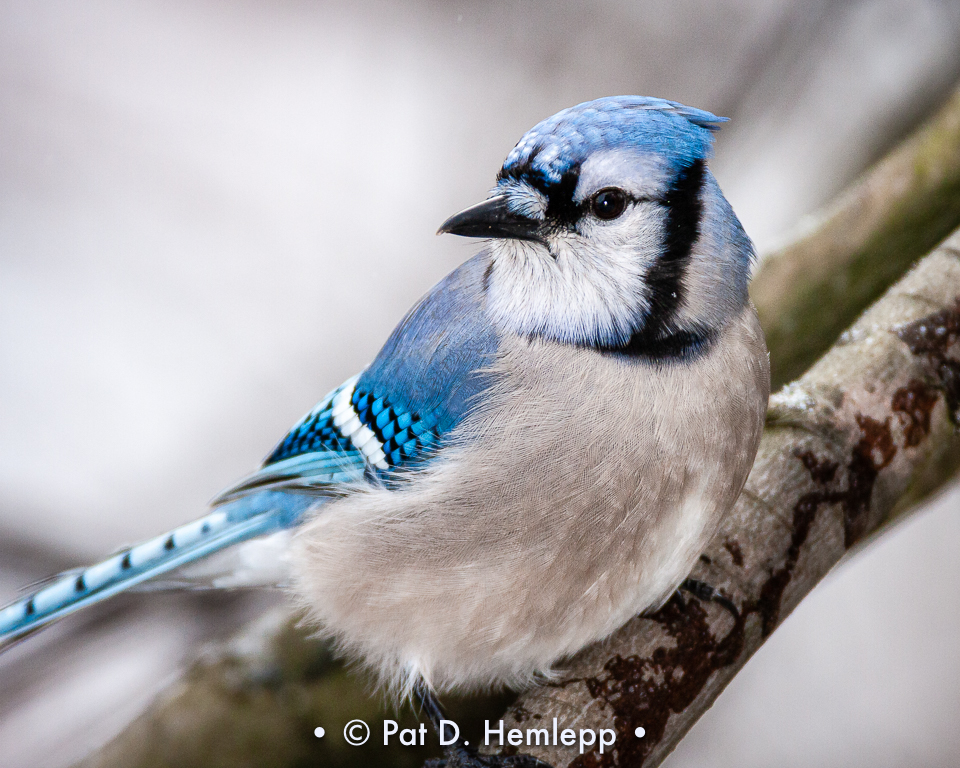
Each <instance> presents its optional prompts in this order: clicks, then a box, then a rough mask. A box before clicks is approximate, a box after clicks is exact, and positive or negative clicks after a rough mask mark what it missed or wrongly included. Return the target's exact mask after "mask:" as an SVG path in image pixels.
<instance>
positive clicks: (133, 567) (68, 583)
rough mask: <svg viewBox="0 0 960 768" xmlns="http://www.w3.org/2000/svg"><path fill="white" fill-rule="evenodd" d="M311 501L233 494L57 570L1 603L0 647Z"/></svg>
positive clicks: (261, 529) (292, 518)
mask: <svg viewBox="0 0 960 768" xmlns="http://www.w3.org/2000/svg"><path fill="white" fill-rule="evenodd" d="M315 501H316V499H315V498H311V497H309V496H298V495H296V494H290V493H282V492H277V491H264V492H261V493H258V494H255V495H252V496H248V497H245V498H240V499H236V500H234V501H231V502H228V503H226V504H223V505H222V506H220V507H217V508H216V509H215V510H214V511H212V512H211V513H210V514H208V515H206V516H205V517H202V518H200V519H199V520H195V521H194V522H192V523H187V524H186V525H183V526H181V527H179V528H175V529H174V530H173V531H170V532H169V533H166V534H164V535H163V536H158V537H157V538H155V539H150V540H149V541H145V542H143V543H142V544H137V545H136V546H133V547H130V548H129V549H126V550H124V551H122V552H119V553H117V554H116V555H113V556H112V557H110V558H108V559H107V560H104V561H102V562H100V563H97V564H96V565H92V566H90V567H89V568H86V569H84V570H73V571H68V572H66V573H63V574H61V575H59V576H56V577H54V578H53V579H52V580H51V581H50V582H49V583H47V584H45V585H44V586H43V587H41V588H39V589H37V590H36V591H35V592H33V593H32V594H29V595H26V596H24V597H22V598H20V599H19V600H17V601H16V602H13V603H11V604H10V605H8V606H6V607H4V608H0V651H3V650H5V649H6V648H8V647H10V646H11V645H13V644H14V643H16V642H17V640H19V639H21V638H23V637H26V636H27V635H29V634H31V633H33V632H35V631H37V630H39V629H41V628H42V627H44V626H46V625H48V624H50V623H51V622H54V621H56V620H57V619H60V618H63V617H64V616H67V615H69V614H71V613H73V612H74V611H78V610H80V609H81V608H85V607H86V606H88V605H93V604H94V603H98V602H100V601H101V600H106V599H107V598H108V597H112V596H113V595H116V594H118V593H119V592H123V591H125V590H127V589H130V588H131V587H134V586H136V585H137V584H141V583H142V582H144V581H147V580H148V579H152V578H154V577H156V576H159V575H161V574H164V573H167V572H169V571H171V570H173V569H174V568H179V567H180V566H182V565H186V564H187V563H191V562H194V561H196V560H199V559H201V558H204V557H206V556H207V555H210V554H212V553H214V552H217V551H219V550H222V549H224V548H226V547H229V546H232V545H234V544H238V543H240V542H242V541H246V540H248V539H252V538H254V537H256V536H262V535H264V534H268V533H273V532H275V531H279V530H282V529H284V528H290V527H292V526H294V525H296V524H297V523H299V522H300V520H301V519H302V517H303V514H304V512H306V510H307V508H308V507H309V506H310V505H311V504H312V503H314V502H315Z"/></svg>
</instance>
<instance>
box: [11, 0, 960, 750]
mask: <svg viewBox="0 0 960 768" xmlns="http://www.w3.org/2000/svg"><path fill="white" fill-rule="evenodd" d="M958 40H960V2H956V1H953V2H947V1H946V0H944V1H942V2H938V1H937V0H863V1H861V2H856V1H854V0H832V1H831V0H721V1H718V0H696V1H690V2H685V3H676V2H673V0H652V1H651V0H646V1H645V2H629V1H628V0H608V1H607V2H586V3H559V2H548V1H546V0H537V1H535V2H518V1H517V0H512V1H505V0H501V1H494V2H488V3H480V2H440V1H439V0H434V1H433V2H430V1H429V0H422V1H417V0H404V1H403V2H393V3H386V2H373V1H371V0H360V1H359V2H352V3H336V2H281V1H277V0H273V1H272V2H265V1H262V2H255V1H254V0H247V1H239V0H238V1H236V2H229V3H228V2H214V1H212V0H191V1H190V2H187V1H186V0H169V1H168V2H162V1H157V0H150V1H145V2H140V3H136V4H133V3H127V2H121V1H120V0H87V2H83V3H77V2H49V1H47V0H26V1H24V2H9V1H3V2H0V602H6V601H7V600H8V599H11V598H13V597H14V596H15V595H16V593H17V590H18V589H19V588H20V587H22V586H24V585H25V584H28V583H30V582H32V581H35V580H36V579H39V578H42V577H44V576H47V575H49V574H50V573H52V572H54V571H57V570H59V569H62V568H65V567H70V566H73V565H78V564H83V563H87V562H89V561H92V560H94V559H96V558H97V557H99V556H101V555H103V554H104V553H106V552H109V551H112V550H114V549H116V548H118V547H119V546H120V545H122V544H124V543H130V542H134V541H137V540H139V539H141V538H144V537H147V536H150V535H153V534H156V533H158V532H160V531H162V530H165V529H167V528H169V527H172V526H174V525H177V524H179V523H182V522H185V521H187V520H189V519H191V518H193V517H195V516H197V515H198V514H199V513H201V512H202V510H203V509H204V505H205V503H206V502H207V500H208V499H210V498H211V497H212V496H213V495H214V494H216V493H217V491H219V490H220V489H221V488H223V487H224V486H226V485H227V484H229V483H230V482H231V481H233V480H235V479H236V478H238V477H239V476H241V475H243V474H244V473H245V472H246V471H248V470H249V469H251V468H252V467H253V466H254V465H256V464H257V463H258V462H259V461H260V459H261V458H262V457H263V456H264V455H265V454H266V453H267V452H268V450H269V449H270V448H271V446H272V445H273V444H274V443H275V441H276V440H277V439H278V438H280V437H281V436H282V435H283V434H284V433H285V431H286V430H287V428H288V427H289V426H290V425H291V424H293V423H294V422H295V421H296V420H297V419H298V418H299V416H300V415H302V414H303V413H304V412H306V411H307V410H309V408H310V407H312V405H313V403H314V401H315V400H316V399H317V398H318V397H319V396H320V395H322V394H323V393H324V392H326V391H328V390H329V389H331V388H332V387H333V386H335V385H337V384H338V383H339V382H340V381H342V380H343V379H345V378H346V377H348V376H350V375H352V374H353V373H354V372H355V371H357V370H358V369H359V368H361V367H362V366H363V365H365V364H366V363H367V362H368V361H369V360H371V359H372V358H373V356H374V355H375V353H376V352H377V350H378V348H379V346H380V344H381V343H382V342H383V340H384V339H385V338H386V336H387V334H388V333H389V331H390V330H391V329H392V327H393V326H394V324H395V323H396V322H397V321H398V320H399V319H400V317H401V316H402V315H403V313H404V312H405V311H406V309H407V308H408V307H409V306H410V305H411V304H412V303H413V302H414V301H415V300H416V299H417V298H418V297H419V296H420V295H421V294H422V293H423V292H424V291H425V290H426V289H427V288H429V287H430V286H431V285H432V284H433V283H434V282H435V281H436V280H438V279H439V278H440V277H442V276H443V275H444V274H445V273H447V272H449V271H450V270H451V269H453V268H454V267H455V266H456V265H457V264H458V263H460V262H461V261H462V260H464V259H466V258H467V257H468V256H469V255H470V254H471V252H472V251H473V249H474V248H475V244H474V243H469V242H464V241H458V240H457V239H456V238H438V237H435V236H434V231H435V230H436V227H437V226H438V224H439V223H440V222H441V221H443V219H444V218H445V217H446V216H448V215H449V214H451V213H453V212H455V211H457V210H459V209H460V208H462V207H464V206H466V205H469V204H471V203H473V202H476V201H477V200H479V199H480V198H481V197H482V196H483V195H484V194H485V192H486V190H487V189H488V188H489V187H490V186H491V185H492V183H493V181H494V176H495V174H496V171H497V170H498V168H499V166H500V163H501V162H502V160H503V157H504V156H505V154H506V153H507V152H508V151H509V149H510V148H511V147H512V146H513V144H514V143H515V142H516V141H517V139H519V137H520V136H521V135H522V134H523V132H524V131H525V130H526V129H527V128H529V127H531V126H532V125H533V124H534V123H536V122H537V121H539V120H540V119H542V118H544V117H546V116H548V115H550V114H552V113H553V112H555V111H557V110H559V109H561V108H563V107H566V106H570V105H572V104H575V103H578V102H580V101H584V100H587V99H592V98H596V97H598V96H601V95H611V94H618V93H639V94H645V95H653V96H661V97H665V98H669V99H674V100H678V101H682V102H685V103H688V104H692V105H695V106H698V107H703V108H706V109H709V110H712V111H714V112H716V113H717V114H723V115H727V116H729V117H731V118H732V121H731V122H730V123H729V124H727V125H726V126H725V127H724V128H723V130H722V131H721V133H720V135H719V136H718V142H717V152H716V158H715V160H714V162H713V164H712V167H713V169H714V173H715V174H716V176H717V177H718V178H719V181H720V184H721V186H722V187H723V188H724V190H725V191H726V193H727V196H728V197H729V198H730V200H731V202H732V203H733V206H734V208H735V209H736V211H737V212H738V214H739V215H740V218H741V219H742V221H743V223H744V225H745V227H746V229H747V231H748V232H749V233H750V234H751V235H752V237H753V238H754V240H755V241H756V243H757V245H758V248H759V249H760V251H761V252H763V251H765V250H769V249H770V248H771V247H773V246H774V245H775V244H776V243H777V242H779V241H780V240H781V239H782V238H784V237H786V236H787V235H788V234H789V232H790V231H791V229H793V228H795V227H796V226H798V224H800V223H801V222H802V217H803V216H805V215H807V214H809V213H811V212H813V211H815V210H816V209H817V208H818V207H819V206H821V205H823V204H825V203H827V202H828V201H829V200H830V198H831V196H832V195H834V194H835V193H836V192H837V191H839V190H840V189H841V188H843V186H844V185H846V184H848V183H849V182H850V181H851V180H852V179H853V178H855V176H856V175H857V174H858V173H859V172H860V171H861V170H862V169H863V168H864V167H865V166H866V165H867V164H869V163H870V162H871V161H872V160H874V159H876V158H877V157H879V156H880V155H882V153H883V152H884V151H885V150H886V149H888V148H889V147H890V146H891V145H893V144H894V143H896V141H897V140H898V139H899V138H901V137H902V136H903V135H904V134H905V133H906V132H908V131H909V130H910V129H911V128H912V127H914V126H915V125H916V123H917V122H918V121H919V120H921V119H922V118H923V117H925V116H926V115H928V114H929V112H930V111H931V110H933V109H934V108H936V106H937V105H938V104H939V103H940V102H942V101H943V99H944V98H945V97H946V96H947V95H948V93H949V92H950V91H951V90H952V89H953V87H954V86H955V84H956V82H957V80H958V78H960V46H958V45H957V41H958ZM958 507H960V490H958V489H957V488H956V487H954V489H953V490H952V491H948V492H947V493H945V494H943V495H942V496H941V497H940V498H938V499H937V500H935V501H934V502H932V503H931V504H930V505H929V507H928V509H927V510H926V511H925V512H923V513H922V514H920V515H917V516H915V517H913V518H912V519H911V520H910V521H909V522H907V523H905V524H903V525H901V526H900V527H899V529H898V530H896V531H895V532H893V533H892V534H891V535H888V536H887V537H885V538H884V539H883V540H882V541H881V542H879V543H878V544H876V545H874V546H872V547H871V548H870V549H869V550H868V551H866V552H863V553H861V554H859V555H857V556H856V557H854V558H852V559H851V560H850V561H849V562H847V563H845V564H843V565H842V566H841V567H840V568H838V569H837V570H836V571H835V572H834V573H833V574H831V576H830V577H829V578H828V579H827V580H826V582H825V583H824V584H823V585H821V587H820V588H818V589H817V590H816V591H815V592H814V593H813V594H812V595H811V596H810V597H809V598H808V599H807V600H806V601H805V602H804V603H803V604H802V605H801V606H800V608H799V609H797V611H796V612H795V613H794V614H793V615H792V616H791V617H790V618H789V619H788V620H787V621H786V623H785V624H784V626H783V627H782V628H781V629H780V630H779V631H778V632H777V633H776V634H775V635H774V636H773V637H772V638H771V640H770V641H769V642H768V643H767V644H766V646H764V648H763V649H762V650H761V651H760V652H759V653H758V655H757V656H756V657H755V658H754V659H753V660H752V661H751V662H750V663H749V664H748V665H747V667H746V668H745V669H744V670H743V672H742V673H741V674H740V675H739V676H738V677H737V678H736V680H735V681H734V682H733V684H732V685H731V686H730V687H729V688H728V689H727V691H726V692H725V693H724V694H723V695H722V696H721V697H720V699H719V700H718V702H717V704H716V705H715V706H714V708H713V709H712V710H711V711H710V712H709V713H708V714H707V716H706V717H704V718H703V720H701V722H700V723H699V724H698V725H697V726H696V727H695V728H694V730H693V731H692V732H691V734H690V735H689V736H688V737H687V739H686V740H685V741H684V742H683V743H682V744H681V746H680V747H679V748H678V750H677V751H676V752H675V753H674V755H673V756H671V758H670V759H669V762H668V765H669V766H670V767H671V768H686V767H687V766H695V765H711V766H738V767H739V768H750V767H752V766H758V767H759V766H771V765H776V766H870V767H871V768H884V767H885V766H902V765H910V766H955V765H958V764H960V728H957V723H958V716H960V651H958V648H960V645H958V643H957V637H958V636H960V598H958V596H957V594H956V587H955V585H956V584H958V583H960V558H958V557H957V556H956V542H957V541H960V509H958ZM276 599H277V597H276V596H275V595H269V594H267V595H264V594H235V595H227V596H224V595H219V596H215V597H211V596H195V595H194V596H176V595H174V596H170V595H165V596H148V597H146V598H144V597H140V598H122V599H119V600H116V601H113V602H112V603H111V604H109V605H107V606H103V607H102V608H101V609H99V610H96V611H93V612H91V614H90V615H85V616H78V617H75V618H73V619H70V620H68V621H64V622H62V623H61V624H59V625H57V626H56V627H54V628H53V629H51V630H50V631H48V632H46V633H43V634H42V635H40V636H39V637H37V638H35V639H34V640H32V641H30V642H28V643H25V644H23V645H21V646H19V647H18V648H16V649H15V650H13V651H12V652H10V653H7V654H5V655H3V656H0V764H2V765H3V766H4V767H5V768H28V767H29V768H37V767H38V766H54V767H59V766H67V765H70V764H72V763H73V762H75V761H76V760H78V759H80V758H81V757H83V756H84V755H85V754H87V753H89V752H90V751H91V750H93V749H96V748H97V747H99V746H100V745H102V744H103V743H104V742H105V741H107V740H108V739H109V738H110V737H111V736H113V735H115V734H116V733H117V732H118V731H119V730H120V729H121V728H122V727H123V726H124V725H125V724H126V723H127V722H129V721H130V720H131V719H132V718H133V717H135V716H136V715H137V714H138V713H139V712H140V711H141V710H142V709H143V707H145V706H146V704H147V703H148V702H149V701H150V700H151V699H152V698H153V696H154V695H155V694H156V693H157V691H159V690H160V689H162V688H163V686H164V685H167V684H169V682H170V681H171V680H172V679H175V676H176V674H177V671H178V670H180V669H182V667H183V666H184V665H185V664H186V663H187V662H188V661H189V660H190V659H192V658H193V657H194V655H195V653H196V648H197V645H198V644H199V643H201V642H203V641H204V640H209V639H212V638H216V637H222V636H225V635H227V634H229V633H230V632H231V631H233V630H234V629H235V628H236V627H238V626H239V625H240V624H242V623H243V622H244V621H247V620H249V619H250V618H252V617H254V616H256V615H257V614H258V612H260V611H262V610H263V609H264V607H265V606H268V605H271V604H272V603H274V602H275V601H276Z"/></svg>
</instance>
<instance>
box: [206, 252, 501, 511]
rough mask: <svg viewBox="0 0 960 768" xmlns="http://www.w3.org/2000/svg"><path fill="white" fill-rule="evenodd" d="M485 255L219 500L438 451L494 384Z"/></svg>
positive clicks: (446, 283)
mask: <svg viewBox="0 0 960 768" xmlns="http://www.w3.org/2000/svg"><path fill="white" fill-rule="evenodd" d="M487 263H488V256H487V254H486V253H481V254H478V255H477V256H476V257H474V258H473V259H471V260H470V261H468V262H466V263H465V264H463V265H462V266H461V267H460V268H458V269H456V270H455V271H454V272H452V273H451V274H450V275H448V276H447V277H446V278H445V279H444V280H442V281H441V282H440V283H438V284H437V285H436V286H435V287H434V288H433V289H432V290H431V291H430V292H429V293H428V294H427V295H426V296H424V297H423V299H421V300H420V302H419V303H418V304H417V305H416V306H415V307H414V308H413V309H412V310H410V312H409V313H408V314H407V316H406V317H405V318H404V319H403V320H402V321H401V323H400V325H398V326H397V328H396V330H394V332H393V333H392V334H391V336H390V338H389V339H388V340H387V343H386V344H384V346H383V349H381V351H380V353H379V354H378V355H377V357H376V359H375V360H374V361H373V363H372V364H371V365H370V367H369V368H367V369H366V370H365V371H364V372H363V373H361V374H360V375H358V376H355V377H354V378H352V379H349V380H348V381H346V382H345V383H344V384H343V385H341V386H340V387H338V388H337V389H335V390H334V391H333V392H331V393H330V394H328V395H327V396H326V397H325V398H323V400H321V401H320V403H319V404H318V405H317V406H316V407H314V409H313V410H312V411H310V412H309V413H308V414H307V415H306V416H304V417H303V418H302V419H301V420H300V421H299V422H297V424H296V425H295V426H294V427H293V429H291V430H290V432H288V433H287V435H286V436H285V437H284V438H283V440H281V441H280V443H279V444H278V445H277V446H276V448H274V450H273V452H272V453H271V454H270V455H269V456H268V457H267V459H266V460H265V461H264V463H263V466H261V467H260V469H258V470H257V471H256V472H254V473H253V474H252V475H250V476H248V477H246V478H244V479H243V480H242V481H240V482H239V483H238V484H236V485H235V486H233V487H231V488H230V489H229V490H227V491H225V492H224V493H223V494H222V495H221V496H220V497H219V498H218V499H217V502H221V501H225V500H227V499H232V498H236V497H238V496H242V495H246V494H248V493H250V492H251V491H255V490H262V489H265V488H270V489H273V490H301V491H313V492H319V493H336V490H337V486H338V485H341V484H344V483H350V482H356V481H359V480H361V479H362V478H364V477H367V478H370V477H371V476H374V477H377V478H379V479H380V480H385V479H388V478H389V477H392V476H394V475H395V474H396V472H397V471H398V470H404V469H409V468H412V467H416V466H421V465H422V464H423V462H424V461H426V460H428V459H429V458H430V457H431V456H433V455H436V451H437V450H438V449H439V448H440V447H441V446H442V444H443V438H444V436H445V435H446V434H447V433H449V432H450V430H452V429H453V428H454V427H455V426H457V424H459V423H460V422H461V421H462V420H463V418H464V417H465V416H466V415H467V414H468V413H469V412H470V410H471V408H472V407H473V406H474V405H475V404H476V403H477V402H478V400H479V396H480V394H481V393H482V391H483V390H484V389H485V388H486V387H487V386H489V379H490V374H489V373H488V372H487V367H488V364H489V363H490V361H491V359H492V357H493V355H494V353H495V352H496V349H497V345H498V335H497V333H496V331H495V330H494V328H493V326H492V325H491V324H490V323H489V321H488V320H487V318H486V313H485V312H484V311H483V280H484V272H485V270H486V266H487Z"/></svg>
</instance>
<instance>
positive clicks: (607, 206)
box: [590, 187, 628, 221]
mask: <svg viewBox="0 0 960 768" xmlns="http://www.w3.org/2000/svg"><path fill="white" fill-rule="evenodd" d="M627 200H628V197H627V193H626V192H624V191H623V190H622V189H617V188H616V187H607V188H606V189H601V190H600V191H599V192H597V194H595V195H594V196H593V197H592V198H590V211H591V212H592V213H593V215H594V216H596V217H597V218H598V219H601V220H602V221H611V220H612V219H616V218H617V217H619V216H621V215H622V214H623V212H624V211H625V210H626V208H627Z"/></svg>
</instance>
